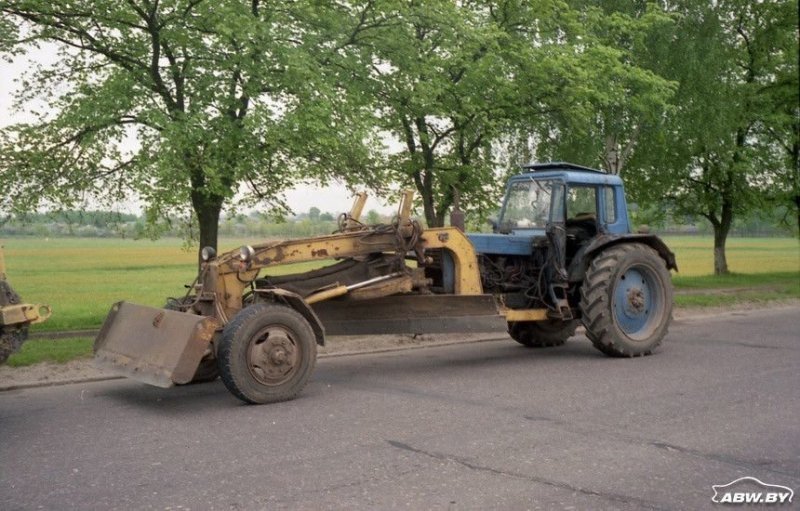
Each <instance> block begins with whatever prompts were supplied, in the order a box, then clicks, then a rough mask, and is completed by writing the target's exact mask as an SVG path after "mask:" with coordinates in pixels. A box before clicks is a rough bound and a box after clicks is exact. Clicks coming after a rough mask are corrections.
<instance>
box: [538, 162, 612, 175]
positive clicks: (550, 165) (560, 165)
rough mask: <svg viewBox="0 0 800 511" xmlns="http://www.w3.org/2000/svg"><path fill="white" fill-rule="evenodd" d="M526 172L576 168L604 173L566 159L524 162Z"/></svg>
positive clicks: (582, 170)
mask: <svg viewBox="0 0 800 511" xmlns="http://www.w3.org/2000/svg"><path fill="white" fill-rule="evenodd" d="M522 168H523V169H524V170H527V171H528V172H541V171H543V170H577V171H580V172H596V173H598V174H605V172H603V171H602V170H598V169H592V168H589V167H584V166H582V165H576V164H574V163H569V162H566V161H548V162H544V163H526V164H525V165H523V166H522Z"/></svg>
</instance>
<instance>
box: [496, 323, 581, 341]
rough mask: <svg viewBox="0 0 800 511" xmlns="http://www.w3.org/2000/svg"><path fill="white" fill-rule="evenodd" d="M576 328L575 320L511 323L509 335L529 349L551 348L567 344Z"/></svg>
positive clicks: (509, 324)
mask: <svg viewBox="0 0 800 511" xmlns="http://www.w3.org/2000/svg"><path fill="white" fill-rule="evenodd" d="M576 328H578V322H577V321H575V320H572V321H561V320H558V319H548V320H545V321H509V322H508V335H510V336H511V338H512V339H514V340H515V341H517V342H518V343H520V344H522V345H523V346H526V347H528V348H549V347H551V346H561V345H562V344H564V343H565V342H567V339H569V338H570V337H572V335H573V334H574V333H575V329H576Z"/></svg>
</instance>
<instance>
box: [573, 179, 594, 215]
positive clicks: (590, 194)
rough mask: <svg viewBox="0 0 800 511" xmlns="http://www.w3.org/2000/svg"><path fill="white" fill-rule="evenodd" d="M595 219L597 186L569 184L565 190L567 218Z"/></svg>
mask: <svg viewBox="0 0 800 511" xmlns="http://www.w3.org/2000/svg"><path fill="white" fill-rule="evenodd" d="M596 219H597V188H596V187H594V186H570V188H569V191H568V192H567V220H596Z"/></svg>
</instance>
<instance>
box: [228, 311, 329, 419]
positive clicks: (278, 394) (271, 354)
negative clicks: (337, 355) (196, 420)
mask: <svg viewBox="0 0 800 511" xmlns="http://www.w3.org/2000/svg"><path fill="white" fill-rule="evenodd" d="M217 356H218V358H219V360H218V362H219V368H220V375H221V377H222V381H223V382H224V383H225V386H226V387H227V388H228V390H230V391H231V393H232V394H233V395H235V396H236V397H238V398H239V399H241V400H242V401H245V402H247V403H253V404H263V403H275V402H278V401H286V400H289V399H292V398H294V397H295V396H296V395H297V394H298V393H299V392H300V391H301V390H302V389H303V387H305V385H306V383H307V382H308V379H309V377H310V376H311V373H312V371H313V370H314V364H315V363H316V358H317V344H316V338H315V336H314V332H313V330H312V329H311V325H309V324H308V321H306V319H305V318H304V317H303V316H302V315H301V314H300V313H298V312H297V311H295V310H294V309H291V308H289V307H286V306H283V305H277V304H266V303H258V304H255V305H251V306H249V307H246V308H245V309H243V310H242V311H241V312H239V314H238V315H236V317H234V318H233V320H232V321H231V322H230V323H228V324H227V325H226V326H225V329H224V330H223V332H222V339H221V341H220V345H219V350H218V352H217Z"/></svg>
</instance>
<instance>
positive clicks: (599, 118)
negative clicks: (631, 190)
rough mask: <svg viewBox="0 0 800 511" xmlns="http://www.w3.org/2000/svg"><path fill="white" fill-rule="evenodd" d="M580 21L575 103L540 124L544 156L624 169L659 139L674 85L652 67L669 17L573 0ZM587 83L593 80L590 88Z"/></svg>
mask: <svg viewBox="0 0 800 511" xmlns="http://www.w3.org/2000/svg"><path fill="white" fill-rule="evenodd" d="M570 4H571V5H572V6H573V7H574V8H575V9H576V10H578V12H579V13H580V14H579V16H580V19H581V21H582V23H581V24H580V26H579V27H577V28H574V29H573V34H571V35H572V37H573V38H575V39H577V40H578V41H580V44H577V43H576V44H575V45H574V46H573V48H574V51H575V52H576V58H577V59H579V61H578V63H577V65H576V66H575V69H576V76H575V79H574V83H575V87H574V90H573V91H571V92H570V93H569V97H568V99H567V100H568V101H569V102H570V103H571V104H572V106H571V107H570V108H560V109H559V112H560V115H557V116H555V117H554V118H552V119H550V122H548V123H547V124H539V125H538V127H537V128H538V130H539V131H538V133H537V134H536V137H535V140H539V141H541V143H539V144H538V147H537V148H536V151H535V152H536V153H537V154H538V156H539V158H540V159H567V160H570V161H577V162H581V163H583V164H585V165H590V166H594V167H597V168H601V169H604V170H605V171H606V172H609V173H611V174H617V175H619V174H622V173H623V170H624V169H625V167H626V165H627V164H628V163H630V162H631V160H633V159H634V158H635V157H636V156H637V154H638V153H640V152H641V151H640V150H639V149H643V150H646V147H647V140H648V139H649V138H652V137H658V136H659V134H660V133H661V131H662V128H663V119H664V117H665V113H666V111H667V109H668V105H669V100H670V98H671V96H672V95H673V93H674V91H675V88H676V86H677V84H676V83H674V82H671V81H669V80H668V79H666V78H664V77H662V76H660V75H659V74H657V73H656V72H654V70H653V69H652V66H653V61H654V60H656V59H657V57H658V56H657V55H654V51H653V50H654V46H655V49H656V51H657V50H659V49H660V46H661V45H666V46H668V45H669V37H670V36H671V35H672V34H673V32H672V30H671V29H672V19H671V18H670V17H669V16H668V15H666V14H665V13H664V12H663V11H661V10H660V9H659V8H657V7H656V6H655V5H654V4H649V3H645V2H630V1H627V0H626V1H622V2H614V1H600V0H573V1H572V2H570ZM582 84H592V86H590V87H586V86H585V85H582Z"/></svg>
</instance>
